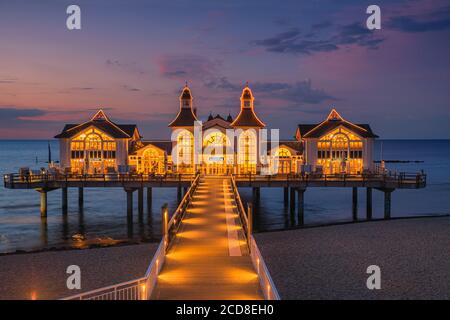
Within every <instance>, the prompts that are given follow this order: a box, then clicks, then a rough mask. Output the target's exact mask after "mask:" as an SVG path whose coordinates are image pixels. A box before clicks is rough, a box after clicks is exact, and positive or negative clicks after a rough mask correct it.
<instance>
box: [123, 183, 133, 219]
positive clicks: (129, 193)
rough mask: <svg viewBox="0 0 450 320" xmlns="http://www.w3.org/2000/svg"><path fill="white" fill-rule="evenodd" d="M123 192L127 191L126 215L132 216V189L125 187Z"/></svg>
mask: <svg viewBox="0 0 450 320" xmlns="http://www.w3.org/2000/svg"><path fill="white" fill-rule="evenodd" d="M125 192H126V193H127V216H128V217H132V216H133V192H134V190H133V189H125Z"/></svg>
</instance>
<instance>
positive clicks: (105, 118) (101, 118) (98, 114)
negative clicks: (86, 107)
mask: <svg viewBox="0 0 450 320" xmlns="http://www.w3.org/2000/svg"><path fill="white" fill-rule="evenodd" d="M91 121H108V122H111V121H110V120H109V118H108V116H107V115H106V113H105V111H103V109H101V108H100V109H99V110H98V111H97V112H96V113H95V115H94V116H93V117H92V118H91Z"/></svg>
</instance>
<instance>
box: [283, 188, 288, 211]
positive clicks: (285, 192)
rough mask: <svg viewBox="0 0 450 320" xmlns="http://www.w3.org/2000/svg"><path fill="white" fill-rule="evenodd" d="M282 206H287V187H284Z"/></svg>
mask: <svg viewBox="0 0 450 320" xmlns="http://www.w3.org/2000/svg"><path fill="white" fill-rule="evenodd" d="M283 190H284V206H285V207H287V205H288V204H289V188H288V187H284V188H283Z"/></svg>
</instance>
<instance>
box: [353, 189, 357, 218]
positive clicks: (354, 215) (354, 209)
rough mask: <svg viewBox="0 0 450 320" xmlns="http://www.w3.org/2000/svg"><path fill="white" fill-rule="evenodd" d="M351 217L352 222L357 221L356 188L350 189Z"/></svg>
mask: <svg viewBox="0 0 450 320" xmlns="http://www.w3.org/2000/svg"><path fill="white" fill-rule="evenodd" d="M352 215H353V221H358V188H356V187H353V188H352Z"/></svg>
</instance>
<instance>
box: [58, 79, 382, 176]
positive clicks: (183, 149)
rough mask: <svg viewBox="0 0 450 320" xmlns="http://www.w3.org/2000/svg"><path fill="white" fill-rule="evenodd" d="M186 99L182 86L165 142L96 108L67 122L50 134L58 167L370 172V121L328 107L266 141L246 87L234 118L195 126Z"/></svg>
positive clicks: (140, 170)
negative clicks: (314, 119) (320, 116)
mask: <svg viewBox="0 0 450 320" xmlns="http://www.w3.org/2000/svg"><path fill="white" fill-rule="evenodd" d="M193 100H194V98H193V95H192V92H191V90H190V88H189V87H188V86H187V85H186V86H185V87H184V88H183V90H182V92H181V95H180V97H179V102H180V109H179V111H178V114H177V115H176V116H175V118H174V120H173V121H172V122H170V123H169V124H168V126H169V127H170V128H171V130H172V139H168V140H166V141H160V140H144V139H143V137H142V136H141V135H140V133H139V130H138V128H137V126H136V125H132V124H116V123H114V122H112V121H111V120H110V119H109V118H108V116H107V115H106V114H105V113H104V112H103V111H102V110H100V111H98V112H97V113H96V114H95V115H94V117H92V119H90V120H89V121H87V122H85V123H82V124H67V125H66V126H65V127H64V129H63V131H62V132H61V133H60V134H59V135H57V136H56V137H55V138H58V139H59V140H60V165H61V167H62V168H63V169H64V170H65V171H66V172H74V173H89V174H93V173H113V172H136V173H143V174H165V173H194V172H197V171H200V172H202V173H204V174H230V173H235V174H249V173H251V174H259V173H260V172H262V170H264V169H267V168H272V169H273V168H276V172H273V173H279V174H288V173H300V172H302V171H308V172H323V173H328V174H329V173H344V172H345V173H352V174H357V173H362V172H363V171H368V170H371V169H372V166H373V143H374V139H375V138H377V136H376V135H375V134H374V133H373V132H372V130H371V128H370V126H369V125H367V124H353V123H351V122H349V121H347V120H345V119H344V118H343V117H342V116H341V115H339V113H338V112H337V111H336V110H334V109H333V110H332V111H331V113H330V114H329V116H328V117H327V118H326V119H325V120H324V121H323V122H321V123H318V124H299V125H298V128H297V131H296V132H295V138H294V139H292V140H288V141H286V140H280V141H279V143H278V144H273V143H270V142H268V141H269V140H270V139H267V138H266V137H267V136H269V137H270V132H269V130H268V133H267V134H266V135H264V134H261V133H262V132H261V129H264V128H266V124H265V123H264V122H263V121H262V120H261V119H260V118H259V117H258V116H257V113H256V111H255V108H254V96H253V93H252V91H251V89H250V88H249V87H248V86H246V87H245V88H244V89H243V91H242V94H241V97H240V110H239V113H238V115H237V116H236V118H234V119H233V118H232V116H231V115H228V117H226V118H224V117H221V116H220V115H216V116H213V115H212V114H210V115H209V117H208V119H207V120H206V121H205V122H203V123H200V122H198V121H199V119H198V117H197V115H196V109H194V107H193ZM196 123H197V127H196V126H195V124H196ZM199 124H201V125H199ZM200 129H201V135H198V136H200V138H199V139H197V140H198V141H195V140H196V138H195V137H196V135H195V133H196V130H200ZM230 132H232V133H233V134H231V135H230ZM260 140H261V141H260ZM259 154H262V155H263V156H258V155H259ZM275 164H277V165H276V166H275Z"/></svg>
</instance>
